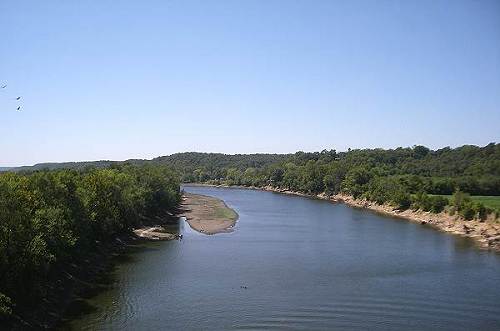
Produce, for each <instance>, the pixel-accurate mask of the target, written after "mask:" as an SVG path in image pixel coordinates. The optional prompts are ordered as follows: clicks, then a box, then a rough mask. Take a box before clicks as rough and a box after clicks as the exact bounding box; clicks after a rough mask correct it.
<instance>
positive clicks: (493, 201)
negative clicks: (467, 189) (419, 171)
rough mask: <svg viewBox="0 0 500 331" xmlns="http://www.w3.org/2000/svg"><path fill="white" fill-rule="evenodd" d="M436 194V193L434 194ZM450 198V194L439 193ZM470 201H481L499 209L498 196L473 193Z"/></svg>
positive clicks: (499, 198) (499, 197)
mask: <svg viewBox="0 0 500 331" xmlns="http://www.w3.org/2000/svg"><path fill="white" fill-rule="evenodd" d="M436 195H437V194H436ZM439 196H442V197H445V198H448V200H451V195H439ZM471 199H472V201H477V202H482V203H483V204H484V205H485V206H486V207H489V208H494V209H498V210H500V196H488V195H473V196H471Z"/></svg>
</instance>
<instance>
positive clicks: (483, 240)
mask: <svg viewBox="0 0 500 331" xmlns="http://www.w3.org/2000/svg"><path fill="white" fill-rule="evenodd" d="M186 185H194V186H196V185H199V186H213V187H229V188H230V187H234V188H245V189H254V190H263V191H269V192H275V193H280V194H288V195H296V196H302V197H308V198H315V199H321V200H326V201H330V202H339V203H345V204H347V205H349V206H351V207H355V208H363V209H368V210H371V211H374V212H377V213H380V214H384V215H388V216H392V217H396V218H399V219H405V220H408V221H411V222H416V223H420V224H423V225H426V226H431V227H433V228H435V229H437V230H440V231H444V232H448V233H451V234H455V235H459V236H462V237H467V238H471V239H473V240H474V241H475V242H476V244H477V245H478V247H480V248H482V249H488V250H492V251H496V252H500V222H499V221H498V220H495V219H494V218H493V217H492V215H490V216H489V217H488V218H487V219H486V220H485V221H479V220H471V221H467V220H465V219H463V218H462V217H460V216H458V215H449V214H448V213H446V212H441V213H437V214H434V213H431V212H425V211H420V210H416V211H414V210H411V209H407V210H404V211H400V210H397V209H395V208H394V207H393V206H390V205H388V204H383V205H378V204H376V203H374V202H371V201H367V200H364V199H354V198H353V197H352V196H349V195H345V194H336V195H327V194H325V193H320V194H317V195H311V194H305V193H302V192H295V191H290V190H285V189H279V188H275V187H272V186H265V187H255V186H251V187H247V186H229V185H211V184H186Z"/></svg>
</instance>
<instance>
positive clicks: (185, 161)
mask: <svg viewBox="0 0 500 331" xmlns="http://www.w3.org/2000/svg"><path fill="white" fill-rule="evenodd" d="M292 155H293V154H223V153H198V152H185V153H175V154H172V155H167V156H160V157H157V158H154V159H152V160H143V159H129V160H125V161H111V160H100V161H82V162H61V163H57V162H51V163H38V164H35V165H33V166H22V167H4V168H0V171H2V169H4V171H16V172H18V171H37V170H55V169H76V170H81V169H84V168H87V167H96V168H105V167H109V166H110V165H113V164H126V163H128V164H145V163H156V164H158V163H160V164H166V165H169V166H170V167H172V168H173V169H175V170H177V171H179V172H181V173H185V172H192V171H193V170H195V169H197V168H200V167H203V168H205V169H213V170H215V169H216V168H225V167H234V168H237V169H238V170H245V169H247V168H262V167H266V166H268V165H271V164H273V163H276V162H282V161H284V160H286V159H288V158H290V157H291V156H292Z"/></svg>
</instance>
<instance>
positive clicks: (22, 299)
mask: <svg viewBox="0 0 500 331" xmlns="http://www.w3.org/2000/svg"><path fill="white" fill-rule="evenodd" d="M179 201H180V190H179V181H178V177H177V175H176V174H175V173H174V172H173V171H171V170H170V169H168V168H167V167H165V166H159V165H146V166H140V167H139V166H132V165H114V166H111V167H108V168H105V169H97V168H91V169H85V170H68V169H66V170H54V171H34V172H27V173H24V172H23V173H14V172H5V173H2V174H0V321H3V322H6V320H7V321H8V320H10V321H14V320H20V319H22V317H23V313H25V312H27V311H29V310H30V308H32V307H35V306H36V305H37V304H39V303H40V302H41V300H43V299H44V298H45V297H46V295H48V294H49V292H50V291H51V289H52V288H53V287H54V285H55V284H51V283H52V280H53V279H52V276H53V275H54V274H55V273H60V272H61V270H65V267H66V266H68V265H70V264H71V265H74V264H79V263H81V262H82V261H85V260H87V259H88V258H89V256H90V255H92V254H93V253H95V251H96V249H98V247H99V245H100V243H103V242H107V241H113V239H114V238H115V237H116V236H117V235H119V234H123V233H127V232H130V230H131V229H132V228H133V227H136V226H138V225H140V224H142V223H144V222H147V221H148V220H150V219H152V218H154V217H161V216H162V215H165V214H166V213H167V212H170V211H172V210H173V209H174V208H175V207H176V206H177V205H178V203H179ZM0 323H1V322H0Z"/></svg>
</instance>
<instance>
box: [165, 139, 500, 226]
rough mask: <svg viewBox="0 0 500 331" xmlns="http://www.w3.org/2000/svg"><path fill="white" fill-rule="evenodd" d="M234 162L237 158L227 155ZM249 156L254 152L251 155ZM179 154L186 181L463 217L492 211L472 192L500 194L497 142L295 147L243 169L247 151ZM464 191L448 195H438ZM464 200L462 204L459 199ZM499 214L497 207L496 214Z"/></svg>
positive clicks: (173, 163) (177, 158)
mask: <svg viewBox="0 0 500 331" xmlns="http://www.w3.org/2000/svg"><path fill="white" fill-rule="evenodd" d="M230 157H232V158H233V159H234V158H235V156H234V155H233V156H230ZM190 158H196V159H197V165H198V166H197V167H185V166H182V167H178V166H176V164H177V163H178V162H181V163H182V162H185V160H186V159H190ZM248 158H251V156H248ZM219 159H220V160H223V161H221V162H219V163H217V162H216V159H214V157H213V156H210V154H203V153H182V154H174V155H172V156H170V160H172V161H171V162H170V163H169V165H171V166H172V167H173V168H174V169H176V170H177V171H178V172H179V173H180V176H181V178H182V181H184V182H202V183H212V184H226V185H242V186H255V187H263V186H272V187H275V188H280V189H287V190H292V191H297V192H303V193H308V194H318V193H322V192H324V193H326V194H330V195H332V194H338V193H345V194H349V195H351V196H353V197H355V198H364V199H367V200H370V201H374V202H376V203H379V204H383V203H391V204H393V205H394V206H395V207H396V208H399V209H408V208H414V209H421V210H425V211H432V212H440V211H442V210H443V209H444V208H445V207H446V206H447V205H449V206H450V207H451V208H450V210H451V209H453V210H454V211H456V212H460V213H461V214H463V216H465V217H466V218H469V219H470V218H473V217H479V216H481V217H484V215H485V213H492V212H495V211H494V210H492V209H491V208H486V207H485V206H484V205H483V204H482V203H480V202H474V201H473V200H471V199H470V196H469V195H470V194H472V195H500V144H495V143H491V144H489V145H487V146H484V147H477V146H468V145H466V146H462V147H458V148H455V149H452V148H449V147H446V148H443V149H439V150H435V151H433V150H430V149H429V148H427V147H424V146H414V147H412V148H397V149H390V150H383V149H362V150H349V151H347V152H340V153H337V152H336V151H335V150H323V151H322V152H315V153H305V152H297V153H295V154H289V155H285V156H282V157H281V158H280V159H275V161H274V162H267V163H265V164H263V165H261V166H249V167H245V166H244V164H245V163H244V162H242V160H241V159H243V160H245V159H246V158H245V156H241V155H240V156H239V157H238V159H237V160H238V162H237V163H231V162H230V160H231V159H230V158H229V156H228V157H226V158H224V155H223V154H220V155H219ZM452 194H455V195H457V196H461V197H462V198H461V199H458V200H457V199H455V198H453V199H451V200H449V199H447V198H445V197H442V196H439V195H452ZM459 200H460V202H458V201H459ZM496 212H498V211H496Z"/></svg>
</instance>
